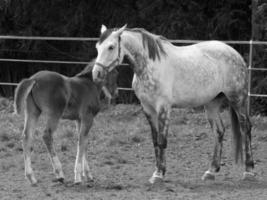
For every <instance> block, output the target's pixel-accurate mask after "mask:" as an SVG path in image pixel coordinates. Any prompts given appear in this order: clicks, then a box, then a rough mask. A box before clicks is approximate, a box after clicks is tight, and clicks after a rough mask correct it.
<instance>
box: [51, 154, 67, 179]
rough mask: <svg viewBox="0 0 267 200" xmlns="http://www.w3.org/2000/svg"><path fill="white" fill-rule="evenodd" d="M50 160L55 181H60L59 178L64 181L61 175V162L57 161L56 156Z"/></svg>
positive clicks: (62, 174)
mask: <svg viewBox="0 0 267 200" xmlns="http://www.w3.org/2000/svg"><path fill="white" fill-rule="evenodd" d="M51 160H52V165H53V168H54V172H55V174H56V178H57V179H61V178H63V179H64V173H63V170H62V165H61V162H60V161H59V159H58V156H57V155H55V156H54V157H52V158H51Z"/></svg>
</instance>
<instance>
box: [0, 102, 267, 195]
mask: <svg viewBox="0 0 267 200" xmlns="http://www.w3.org/2000/svg"><path fill="white" fill-rule="evenodd" d="M12 112H13V106H12V102H10V101H8V100H5V99H1V100H0V127H1V128H0V199H1V200H3V199H10V200H11V199H12V200H13V199H27V200H30V199H34V200H35V199H51V200H56V199H58V200H61V199H64V200H65V199H66V200H67V199H81V200H87V199H90V200H102V199H103V200H112V199H114V200H123V199H125V200H135V199H138V200H146V199H149V200H168V199H169V200H176V199H177V200H178V199H183V200H184V199H197V200H204V199H205V200H208V199H216V200H217V199H236V200H237V199H242V200H245V199H255V200H256V199H257V200H258V199H262V200H265V199H267V118H266V117H260V116H255V117H252V123H253V130H252V135H253V136H252V146H253V153H254V159H255V162H256V166H255V172H256V173H257V180H253V181H243V180H241V178H242V172H243V171H242V170H243V168H241V167H239V166H235V165H233V156H232V151H231V136H232V133H231V132H230V123H229V115H228V112H227V111H224V112H223V113H222V115H223V119H224V122H225V125H226V134H225V140H224V148H223V156H222V167H221V171H220V173H219V174H218V175H217V177H216V180H215V181H206V182H203V181H201V176H202V175H203V173H204V172H205V171H206V170H207V169H208V166H209V160H210V158H211V156H212V152H213V145H214V137H213V134H212V133H211V130H210V127H209V124H208V123H207V121H206V118H205V114H204V113H203V111H202V110H198V111H195V110H193V109H186V110H185V109H181V110H178V109H174V110H173V111H172V117H171V122H170V130H169V136H168V148H167V154H166V155H167V173H166V177H165V181H164V182H163V183H158V184H155V185H153V186H151V185H150V184H149V183H148V179H149V178H150V176H151V175H152V172H153V171H154V166H155V164H154V149H153V145H152V141H151V138H150V128H149V126H148V123H147V122H146V119H145V117H144V115H143V113H142V112H141V111H140V106H138V105H116V106H111V107H110V108H108V109H106V110H103V111H102V112H100V113H99V114H98V116H97V117H96V118H95V121H94V125H93V127H92V129H91V131H90V134H89V135H90V136H89V138H90V139H89V141H90V142H89V145H88V161H89V165H90V167H91V170H92V173H93V176H94V178H95V180H94V182H92V183H90V184H87V185H78V186H76V185H72V182H73V178H74V172H73V169H74V162H75V156H76V144H77V134H76V131H75V124H74V122H70V121H67V120H62V121H61V123H60V125H59V127H58V130H57V133H56V134H55V145H56V149H57V152H58V155H59V158H60V160H61V162H62V165H63V170H64V173H65V177H66V181H65V183H64V184H60V183H54V182H52V179H53V178H54V176H53V173H52V166H51V163H50V160H49V157H48V154H47V152H46V148H45V146H44V144H43V142H42V139H41V138H42V127H43V126H42V125H43V122H44V119H41V121H40V123H39V126H38V128H37V130H36V134H35V140H34V145H33V154H32V160H33V164H32V166H33V168H34V170H35V174H36V178H37V179H38V181H39V183H38V186H37V187H32V186H31V185H30V184H29V182H28V181H27V180H26V179H25V178H24V163H23V162H24V161H23V154H22V153H23V152H22V146H21V132H22V130H23V117H22V116H15V115H13V114H12Z"/></svg>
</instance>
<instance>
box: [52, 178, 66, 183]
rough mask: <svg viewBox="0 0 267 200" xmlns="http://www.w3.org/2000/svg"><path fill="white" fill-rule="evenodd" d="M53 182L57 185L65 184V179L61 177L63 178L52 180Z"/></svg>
mask: <svg viewBox="0 0 267 200" xmlns="http://www.w3.org/2000/svg"><path fill="white" fill-rule="evenodd" d="M52 182H54V183H56V182H59V183H64V178H63V177H61V178H55V179H53V180H52Z"/></svg>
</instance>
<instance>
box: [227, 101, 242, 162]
mask: <svg viewBox="0 0 267 200" xmlns="http://www.w3.org/2000/svg"><path fill="white" fill-rule="evenodd" d="M230 118H231V122H232V132H233V149H234V157H235V163H243V145H242V144H243V137H242V133H241V131H240V123H239V120H238V117H237V114H236V111H235V110H234V109H233V108H232V107H231V106H230Z"/></svg>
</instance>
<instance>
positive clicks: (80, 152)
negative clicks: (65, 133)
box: [74, 116, 93, 183]
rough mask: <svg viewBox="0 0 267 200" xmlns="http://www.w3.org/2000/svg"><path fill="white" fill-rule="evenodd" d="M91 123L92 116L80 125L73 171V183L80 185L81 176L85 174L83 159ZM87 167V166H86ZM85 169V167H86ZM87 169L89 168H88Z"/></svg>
mask: <svg viewBox="0 0 267 200" xmlns="http://www.w3.org/2000/svg"><path fill="white" fill-rule="evenodd" d="M92 122H93V116H88V118H85V119H84V120H83V121H82V123H81V124H80V128H78V130H80V132H79V141H78V145H77V155H76V161H75V169H74V174H75V175H74V182H75V183H81V182H82V175H83V174H84V173H85V172H84V169H85V166H84V163H85V162H84V159H86V158H85V155H86V154H85V151H86V146H87V143H88V132H89V129H90V127H91V125H92ZM87 166H88V165H87ZM86 168H87V167H86ZM88 169H89V167H88ZM88 171H89V170H88Z"/></svg>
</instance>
